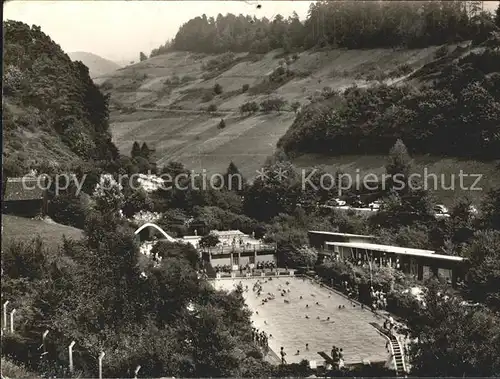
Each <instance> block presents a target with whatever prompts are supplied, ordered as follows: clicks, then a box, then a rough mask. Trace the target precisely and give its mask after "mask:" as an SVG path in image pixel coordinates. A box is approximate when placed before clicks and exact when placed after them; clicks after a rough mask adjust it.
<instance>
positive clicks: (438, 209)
mask: <svg viewBox="0 0 500 379" xmlns="http://www.w3.org/2000/svg"><path fill="white" fill-rule="evenodd" d="M433 209H434V215H435V216H436V217H450V214H449V213H448V208H446V207H445V206H444V205H442V204H437V205H435V206H434V208H433Z"/></svg>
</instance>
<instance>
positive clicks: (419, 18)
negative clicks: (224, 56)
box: [151, 1, 494, 56]
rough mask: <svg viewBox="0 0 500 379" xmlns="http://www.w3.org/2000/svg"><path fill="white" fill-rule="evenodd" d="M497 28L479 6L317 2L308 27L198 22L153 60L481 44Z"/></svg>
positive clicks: (293, 21)
mask: <svg viewBox="0 0 500 379" xmlns="http://www.w3.org/2000/svg"><path fill="white" fill-rule="evenodd" d="M264 6H265V5H264ZM493 27H494V21H493V20H492V18H491V16H489V15H488V14H487V13H485V12H483V11H482V6H481V2H480V1H425V2H424V1H422V2H418V1H407V2H398V3H397V6H395V5H394V2H392V1H384V2H380V1H363V2H361V1H342V2H341V1H318V2H316V3H315V4H311V6H310V9H309V14H308V16H307V19H306V20H305V22H301V21H300V20H299V18H298V16H297V14H294V15H293V17H289V18H287V19H285V18H284V17H283V16H281V15H277V16H275V18H274V19H273V20H269V19H267V18H265V17H264V18H262V19H258V18H256V17H250V16H243V15H241V14H240V15H239V16H236V15H233V14H227V15H226V16H223V15H221V14H219V15H218V16H217V18H213V17H209V18H207V17H206V16H205V15H203V16H201V17H196V18H194V19H191V20H189V21H188V22H187V23H185V24H184V25H183V26H182V27H181V28H180V29H179V31H178V33H177V35H176V36H175V38H174V40H173V41H169V42H167V43H166V44H165V45H163V46H160V47H159V48H157V49H155V50H153V51H152V53H151V56H156V55H159V54H163V53H165V52H166V51H168V50H181V51H193V52H200V53H223V52H226V51H233V52H247V51H250V52H253V53H267V52H269V51H271V50H273V49H278V48H284V49H285V51H297V50H307V49H310V48H313V47H331V48H348V49H361V48H363V49H364V48H380V47H382V48H384V47H407V48H421V47H426V46H431V45H442V44H445V43H451V42H458V41H465V40H478V39H479V40H481V39H484V38H485V36H486V35H487V33H488V32H489V31H491V30H492V29H493Z"/></svg>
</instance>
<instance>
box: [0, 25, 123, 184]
mask: <svg viewBox="0 0 500 379" xmlns="http://www.w3.org/2000/svg"><path fill="white" fill-rule="evenodd" d="M3 32H4V61H3V64H4V71H3V96H4V97H3V102H2V113H3V130H4V135H3V137H4V153H3V159H4V162H3V168H4V170H5V172H6V173H7V174H9V175H19V174H23V173H26V171H27V170H28V169H29V168H35V167H40V166H46V165H47V164H49V165H58V164H62V163H64V164H70V163H71V162H78V161H87V160H89V159H94V160H110V159H114V158H116V157H117V154H118V151H117V149H116V148H115V146H114V145H113V143H112V142H111V134H110V132H109V124H108V97H107V96H105V95H103V94H102V93H101V92H100V91H99V89H98V88H97V87H96V86H95V85H94V83H93V82H92V80H91V79H90V77H89V71H88V68H87V67H86V66H85V65H84V64H83V63H81V62H72V61H71V59H70V58H69V56H68V55H67V54H65V53H64V51H63V50H62V49H61V48H60V46H59V45H57V44H56V43H55V42H54V41H52V40H51V39H50V37H49V36H47V35H46V34H44V33H43V32H42V31H41V30H40V28H39V27H37V26H35V25H33V26H32V27H29V26H28V25H26V24H24V23H22V22H18V21H6V22H5V23H4V29H3Z"/></svg>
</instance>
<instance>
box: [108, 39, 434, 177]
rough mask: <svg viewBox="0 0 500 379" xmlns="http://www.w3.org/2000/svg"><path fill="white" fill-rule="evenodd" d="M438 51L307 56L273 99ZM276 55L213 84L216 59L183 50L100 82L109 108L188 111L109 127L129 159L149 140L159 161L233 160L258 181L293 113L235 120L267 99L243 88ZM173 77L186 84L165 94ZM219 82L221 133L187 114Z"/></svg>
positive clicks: (207, 120)
mask: <svg viewBox="0 0 500 379" xmlns="http://www.w3.org/2000/svg"><path fill="white" fill-rule="evenodd" d="M436 49H437V48H428V49H423V50H403V51H393V50H383V49H376V50H362V51H347V50H337V51H329V52H315V53H309V52H305V53H302V54H301V55H300V56H299V58H298V59H297V60H296V61H295V62H293V63H292V64H291V65H290V68H291V69H292V70H294V71H298V72H306V73H309V75H308V76H307V77H305V78H294V79H293V80H291V81H290V82H288V83H286V84H285V85H284V86H282V87H280V88H278V89H277V90H276V91H275V93H277V94H279V95H280V96H282V97H283V98H284V99H286V100H287V101H289V102H292V101H299V102H301V103H304V104H305V103H307V102H308V100H307V97H308V96H311V95H314V94H315V93H316V91H320V90H322V89H323V88H324V87H326V86H329V87H332V88H342V87H346V86H349V85H352V84H354V83H357V84H359V85H363V84H365V83H366V82H365V81H364V80H363V78H362V77H361V74H369V73H373V72H376V71H377V70H382V71H383V70H392V69H395V68H396V67H397V66H398V65H400V64H402V63H409V64H414V65H415V67H419V66H421V65H422V64H424V63H426V62H428V61H429V60H430V59H431V57H432V55H433V52H434V51H435V50H436ZM279 53H280V52H279V51H274V52H271V53H269V54H266V55H265V56H263V57H261V59H259V60H258V61H255V62H253V61H252V60H250V59H248V60H244V61H242V62H240V63H238V64H236V65H235V66H233V67H231V68H229V69H228V70H226V71H224V72H223V73H222V74H221V75H220V76H218V77H217V78H213V79H208V80H203V78H202V76H203V74H205V73H206V72H205V71H203V70H202V64H203V63H206V62H208V61H209V60H210V59H213V58H214V56H205V57H202V56H200V55H199V54H192V53H185V52H174V53H169V54H166V55H161V56H157V57H154V58H152V59H148V60H146V61H144V62H140V63H137V64H135V65H132V66H129V67H126V68H124V69H121V70H118V71H116V72H114V73H113V74H111V75H110V76H108V77H102V78H100V80H105V79H106V80H107V82H108V83H111V85H112V86H113V88H112V90H111V103H112V104H122V105H127V106H133V107H136V108H141V107H144V108H148V109H151V108H160V109H165V107H169V106H174V105H175V106H180V107H181V108H182V109H183V110H184V111H182V112H177V113H164V114H159V113H149V114H148V113H145V112H141V113H140V114H139V115H138V114H134V113H132V114H128V115H127V114H120V113H119V112H113V114H112V117H111V122H112V125H111V127H112V133H113V137H114V141H115V143H116V144H117V146H118V147H119V148H120V149H121V151H122V152H124V153H126V154H128V153H129V151H130V147H131V146H132V143H133V142H134V140H140V141H146V142H147V143H148V144H152V145H153V146H154V147H155V148H156V150H157V158H158V160H159V162H160V163H163V162H165V161H167V160H169V159H179V160H181V161H183V162H184V163H186V164H187V165H188V166H190V167H193V168H194V167H198V166H199V161H200V160H201V161H202V163H203V168H205V169H207V171H209V172H210V171H214V170H216V171H218V170H220V169H221V168H225V167H227V164H228V163H229V161H230V160H232V159H233V160H234V161H235V163H236V164H237V165H238V167H239V168H240V169H241V170H242V171H243V172H244V173H246V174H247V175H248V174H251V175H254V174H255V171H254V170H255V169H257V168H259V166H260V165H261V163H262V162H263V161H264V160H265V157H266V156H268V155H270V154H272V152H273V151H274V148H275V145H276V142H277V141H278V139H279V137H280V136H282V135H283V134H284V133H285V131H286V130H287V129H288V127H289V126H290V125H291V124H292V122H293V114H291V113H290V112H283V113H282V114H281V115H277V114H272V115H263V114H260V115H257V116H255V117H251V118H241V117H240V116H239V115H238V114H237V111H238V108H239V106H240V105H241V104H243V103H244V102H246V101H250V100H255V101H257V102H258V101H261V100H263V99H265V98H266V97H267V95H265V94H260V95H255V96H251V95H248V94H242V93H241V92H240V90H241V87H242V85H243V84H249V85H250V86H252V85H255V84H257V83H258V82H259V81H260V80H261V79H262V78H263V77H264V76H265V75H267V74H269V73H271V72H272V71H273V70H274V69H275V68H277V67H278V66H279V61H280V59H277V58H276V56H277V55H278V54H279ZM240 56H241V55H240ZM173 75H178V76H179V77H181V78H182V77H188V79H186V80H187V81H186V82H185V83H184V84H183V85H181V86H179V87H177V88H174V89H173V91H172V93H170V94H168V93H166V91H165V87H164V85H163V82H164V81H165V80H166V79H168V78H171V77H172V76H173ZM216 82H217V83H219V84H221V85H222V87H223V88H224V94H223V95H222V96H217V97H216V98H215V99H214V100H213V101H212V102H213V103H215V104H217V105H218V109H219V110H222V111H226V112H234V114H233V115H232V116H228V115H227V114H224V118H226V121H228V122H227V124H228V126H227V127H226V129H224V130H218V129H217V124H218V122H219V120H220V116H212V117H211V116H210V115H206V114H201V115H200V113H199V112H197V113H194V112H192V113H193V114H190V111H195V110H196V111H199V110H200V109H201V108H202V107H206V106H207V105H208V104H209V102H207V103H203V102H202V101H201V95H202V94H203V93H204V92H203V91H207V90H209V89H210V88H212V87H213V85H214V84H215V83H216ZM229 92H233V93H231V94H228V93H229ZM229 95H230V96H229Z"/></svg>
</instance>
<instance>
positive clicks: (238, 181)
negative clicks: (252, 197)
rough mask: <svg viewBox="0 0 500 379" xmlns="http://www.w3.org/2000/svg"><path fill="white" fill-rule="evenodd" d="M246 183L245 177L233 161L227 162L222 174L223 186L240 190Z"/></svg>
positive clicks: (231, 189)
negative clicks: (227, 164)
mask: <svg viewBox="0 0 500 379" xmlns="http://www.w3.org/2000/svg"><path fill="white" fill-rule="evenodd" d="M245 184H246V181H245V178H244V177H243V175H241V173H240V170H238V167H236V165H235V164H234V162H233V161H231V162H230V163H229V166H228V167H227V170H226V173H225V174H224V187H225V188H226V189H228V190H230V191H235V192H241V191H243V190H244V186H245Z"/></svg>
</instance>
